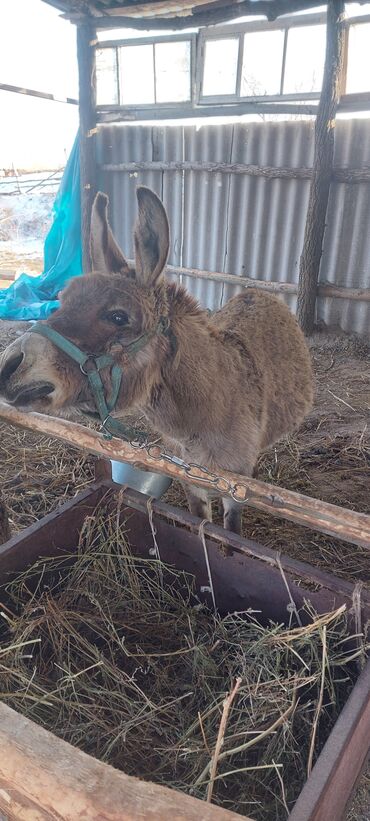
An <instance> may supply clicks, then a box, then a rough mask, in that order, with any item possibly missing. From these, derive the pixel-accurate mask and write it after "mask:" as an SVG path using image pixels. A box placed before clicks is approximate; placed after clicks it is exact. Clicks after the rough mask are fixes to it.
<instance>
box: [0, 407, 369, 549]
mask: <svg viewBox="0 0 370 821" xmlns="http://www.w3.org/2000/svg"><path fill="white" fill-rule="evenodd" d="M0 419H3V420H5V421H7V422H9V423H10V424H14V425H17V426H19V427H23V428H27V429H28V430H33V431H37V432H38V433H43V434H47V435H48V436H54V437H55V438H56V439H60V440H61V441H62V442H66V443H67V444H69V445H74V446H75V447H77V448H80V449H81V450H84V451H85V452H87V453H92V454H95V455H96V456H99V457H101V458H108V459H114V460H116V461H118V462H126V463H128V464H131V465H134V466H135V467H138V468H140V469H142V470H148V471H155V472H158V473H164V474H165V475H166V476H169V477H170V478H171V479H176V480H180V481H184V482H190V483H191V484H193V485H197V486H199V487H210V485H209V474H208V473H207V472H206V471H204V470H202V469H201V468H199V469H197V470H196V472H195V471H192V475H191V479H189V476H188V474H187V472H186V470H185V469H184V468H183V467H181V466H178V465H175V464H173V463H171V462H169V461H167V460H166V459H164V458H163V457H162V456H161V451H160V448H159V447H158V448H155V449H152V456H150V455H149V454H148V453H147V452H145V451H144V450H139V449H136V448H133V447H131V445H130V444H128V443H127V442H124V441H122V440H121V439H116V438H114V439H111V440H107V439H106V438H105V437H104V436H103V435H102V434H101V433H97V432H96V431H94V430H91V429H89V428H86V427H84V426H83V425H79V424H76V423H74V422H68V421H67V420H64V419H56V418H54V417H52V416H45V415H43V414H40V413H24V412H23V411H20V410H17V409H16V408H14V407H12V406H11V405H8V404H7V403H5V402H0ZM220 475H221V476H222V479H223V482H224V486H223V487H224V488H225V490H224V491H223V487H222V485H221V488H222V491H223V493H224V495H227V493H228V487H229V483H230V484H231V485H232V486H233V487H234V496H235V498H236V499H239V500H240V501H241V502H243V500H244V498H245V492H247V496H248V498H247V501H246V504H248V505H250V506H252V507H255V508H257V509H258V510H262V511H263V512H264V513H270V514H272V515H273V516H277V517H279V518H282V519H287V520H289V521H292V522H295V523H296V524H300V525H304V526H305V527H308V528H310V529H311V530H317V531H319V532H321V533H326V534H328V535H330V536H334V537H336V538H338V539H343V540H344V541H346V542H351V543H353V544H357V545H360V546H361V547H365V548H368V549H370V516H366V515H365V514H364V513H357V512H355V511H352V510H348V509H346V508H343V507H338V506H336V505H331V504H328V503H327V502H322V501H321V500H319V499H312V498H310V497H309V496H304V495H302V494H301V493H295V492H293V491H291V490H286V489H285V488H280V487H277V486H275V485H270V484H267V483H265V482H260V481H258V480H256V479H250V478H248V477H245V476H240V475H238V474H232V473H230V472H228V471H222V474H220Z"/></svg>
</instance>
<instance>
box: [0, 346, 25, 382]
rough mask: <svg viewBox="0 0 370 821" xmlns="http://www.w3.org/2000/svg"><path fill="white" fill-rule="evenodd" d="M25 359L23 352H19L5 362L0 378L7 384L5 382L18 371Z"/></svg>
mask: <svg viewBox="0 0 370 821" xmlns="http://www.w3.org/2000/svg"><path fill="white" fill-rule="evenodd" d="M22 361H23V353H20V354H17V356H12V357H11V358H10V359H9V360H8V362H6V363H5V365H4V367H3V369H2V371H1V373H0V380H1V382H2V383H3V385H5V383H6V382H7V381H8V379H10V377H11V376H12V374H13V373H15V372H16V370H17V368H19V366H20V364H21V362H22Z"/></svg>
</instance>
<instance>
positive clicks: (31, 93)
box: [0, 83, 78, 105]
mask: <svg viewBox="0 0 370 821" xmlns="http://www.w3.org/2000/svg"><path fill="white" fill-rule="evenodd" d="M0 91H10V92H13V94H24V95H25V96H26V97H41V99H42V100H53V101H54V102H55V103H71V104H72V105H78V100H75V99H74V97H55V95H54V94H47V93H46V91H35V89H33V88H22V87H21V86H10V85H8V84H7V83H0Z"/></svg>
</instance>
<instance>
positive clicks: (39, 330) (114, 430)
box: [29, 317, 169, 441]
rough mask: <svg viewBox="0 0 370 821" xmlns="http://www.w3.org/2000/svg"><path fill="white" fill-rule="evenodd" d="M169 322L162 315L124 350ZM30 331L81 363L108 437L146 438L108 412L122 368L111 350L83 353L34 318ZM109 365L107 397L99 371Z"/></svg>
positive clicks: (132, 350) (127, 350) (137, 346)
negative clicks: (100, 352)
mask: <svg viewBox="0 0 370 821" xmlns="http://www.w3.org/2000/svg"><path fill="white" fill-rule="evenodd" d="M168 327H169V322H168V319H167V318H166V317H161V319H160V320H159V323H158V325H157V327H156V328H155V330H154V331H147V332H145V333H143V334H141V336H139V337H138V338H137V339H134V340H133V341H132V342H129V343H128V345H124V346H122V347H123V350H124V352H125V353H126V354H129V355H133V354H135V353H137V352H138V351H141V350H142V348H144V347H145V345H147V343H148V342H149V341H150V339H152V338H153V337H154V336H157V335H158V334H161V333H162V334H165V333H166V332H167V331H168ZM29 332H31V333H35V334H39V335H40V336H43V337H45V338H46V339H49V340H50V342H52V343H53V345H55V347H56V348H59V350H61V351H63V353H65V354H66V355H67V356H69V358H70V359H73V361H74V362H77V364H78V365H79V366H80V370H81V372H82V373H83V374H84V376H86V377H87V379H88V382H89V386H90V388H91V392H92V395H93V398H94V402H95V406H96V409H97V411H98V413H99V416H100V419H101V422H102V427H103V428H104V432H105V434H106V436H107V437H108V438H112V436H119V437H121V438H123V439H135V440H137V441H139V440H143V441H144V439H146V434H144V433H141V431H137V430H136V429H135V428H133V427H131V426H130V425H124V424H123V423H122V422H119V421H118V419H113V418H112V417H111V416H110V414H111V411H113V410H114V408H115V406H116V404H117V400H118V396H119V392H120V388H121V383H122V376H123V370H122V368H121V367H120V366H119V365H118V364H117V362H116V361H115V360H114V358H113V356H112V355H111V354H101V355H100V356H94V354H89V353H85V351H81V350H80V348H78V347H77V345H75V344H74V343H73V342H71V340H70V339H67V337H65V336H63V335H62V334H60V333H59V332H58V331H55V330H54V328H51V327H50V325H46V324H45V323H43V322H36V323H35V324H34V325H32V327H31V328H30V329H29ZM109 367H110V368H111V372H110V382H111V391H110V395H109V397H106V395H105V390H104V385H103V381H102V378H101V375H100V371H102V370H103V369H104V368H109Z"/></svg>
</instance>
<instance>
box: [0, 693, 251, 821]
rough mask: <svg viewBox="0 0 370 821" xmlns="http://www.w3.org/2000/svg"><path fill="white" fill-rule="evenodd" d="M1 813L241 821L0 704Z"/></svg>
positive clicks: (96, 820)
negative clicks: (113, 764)
mask: <svg viewBox="0 0 370 821" xmlns="http://www.w3.org/2000/svg"><path fill="white" fill-rule="evenodd" d="M0 810H1V812H3V813H4V815H5V818H6V819H8V820H9V821H10V820H11V819H14V821H15V819H17V821H47V819H51V818H53V819H56V818H58V819H59V821H76V819H77V818H83V819H84V821H133V819H137V821H139V819H143V818H145V819H153V821H158V819H163V821H199V819H202V821H233V819H234V821H238V819H239V821H240V815H236V813H233V812H229V811H227V810H223V809H220V808H218V807H215V806H214V805H209V804H206V803H204V802H202V801H199V800H198V799H196V798H190V797H189V796H187V795H185V794H184V793H183V792H181V793H180V792H177V791H176V790H170V789H167V788H166V787H160V786H157V785H155V784H151V783H150V782H144V781H139V779H138V778H133V777H132V776H128V775H125V773H122V772H119V771H118V770H115V769H114V768H113V767H110V766H109V765H108V764H103V763H102V762H100V761H97V760H96V759H95V758H92V757H91V756H88V755H86V754H85V753H83V752H81V750H78V749H76V748H75V747H72V746H71V745H70V744H67V743H66V742H65V741H62V740H61V739H59V738H56V736H54V735H53V734H52V733H50V732H48V731H47V730H44V729H43V728H42V727H39V726H38V725H37V724H35V723H34V722H33V721H30V719H28V718H25V717H24V716H22V715H19V713H17V712H15V710H12V709H10V707H7V706H6V705H5V704H0ZM1 817H4V816H1ZM247 821H248V820H247ZM249 821H250V819H249Z"/></svg>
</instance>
